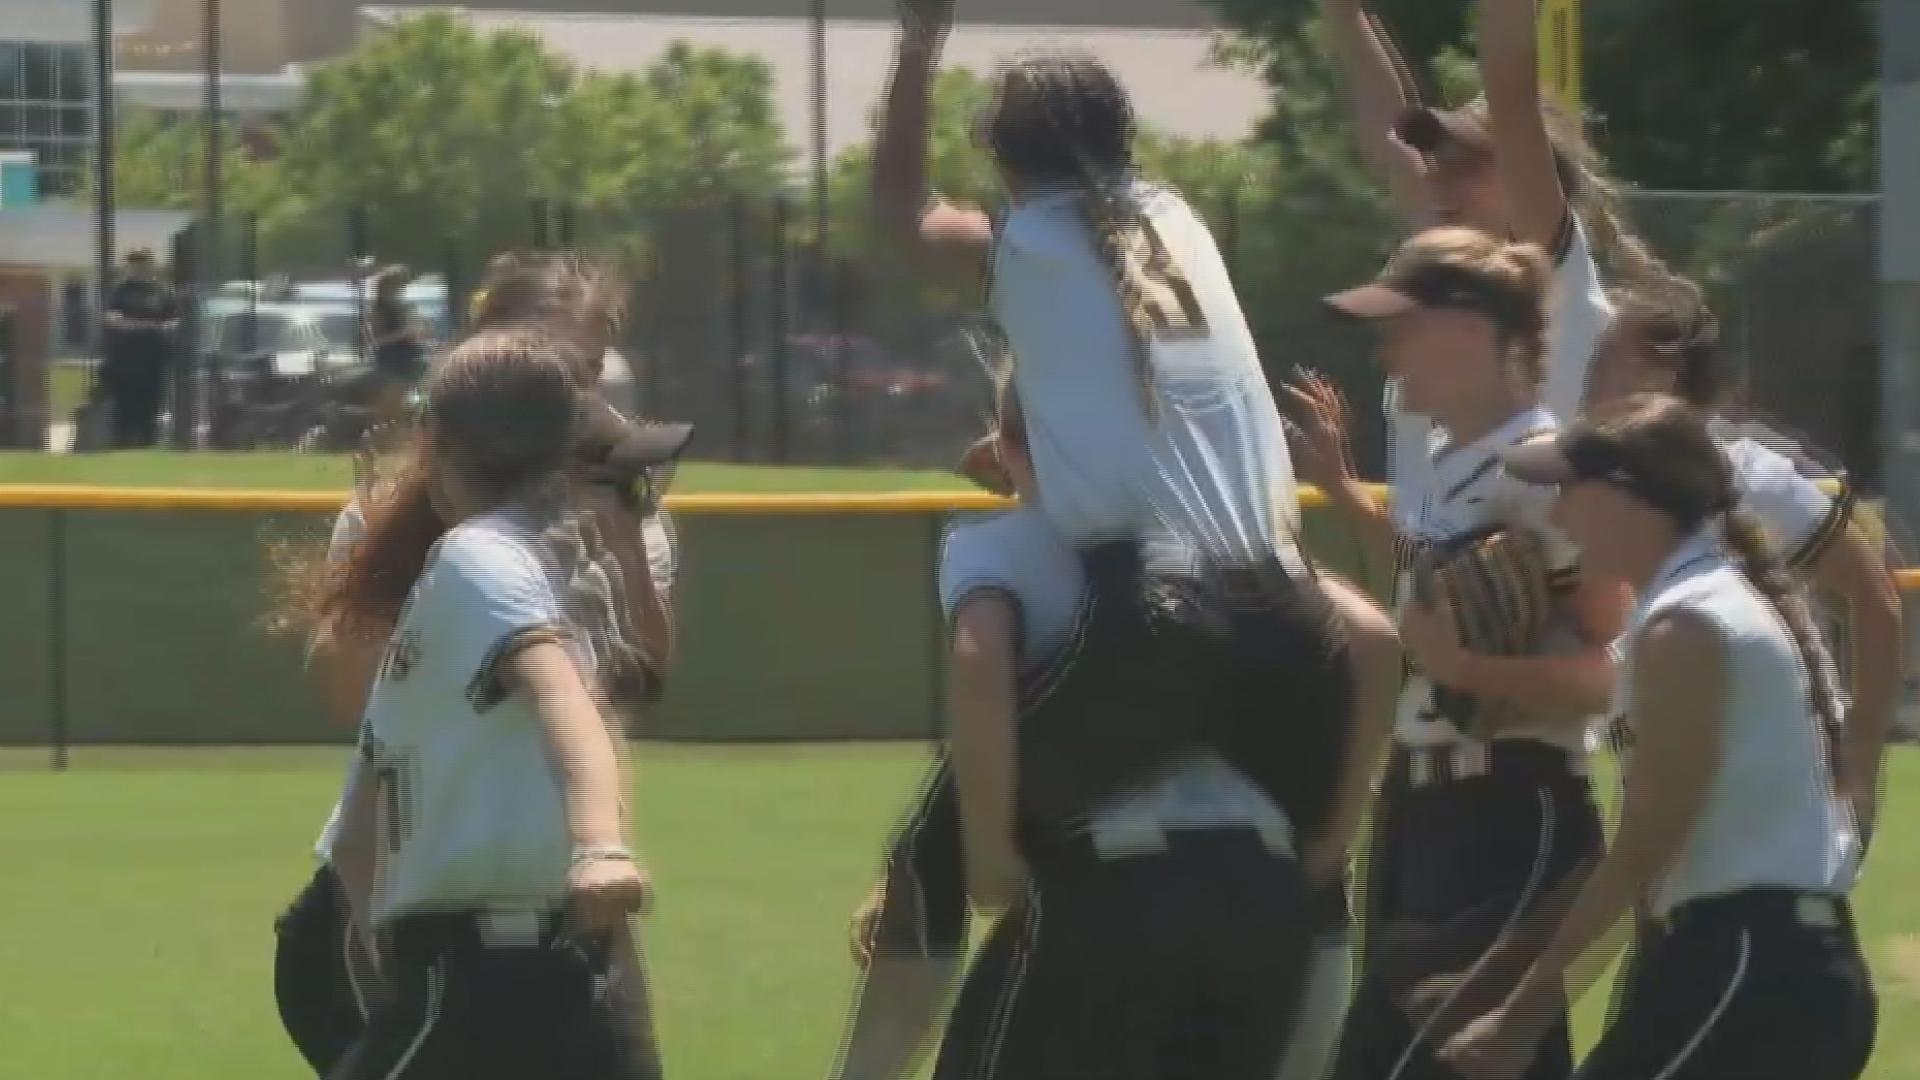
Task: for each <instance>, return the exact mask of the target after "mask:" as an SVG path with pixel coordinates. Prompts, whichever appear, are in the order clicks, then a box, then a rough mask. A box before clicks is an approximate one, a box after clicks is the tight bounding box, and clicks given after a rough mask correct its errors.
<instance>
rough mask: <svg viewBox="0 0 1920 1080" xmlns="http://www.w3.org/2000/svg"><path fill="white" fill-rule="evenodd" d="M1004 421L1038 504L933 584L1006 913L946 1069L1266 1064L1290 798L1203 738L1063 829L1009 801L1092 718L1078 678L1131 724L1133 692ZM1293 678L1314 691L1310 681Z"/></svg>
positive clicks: (1297, 905)
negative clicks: (1036, 694)
mask: <svg viewBox="0 0 1920 1080" xmlns="http://www.w3.org/2000/svg"><path fill="white" fill-rule="evenodd" d="M1005 420H1006V412H1005V411H1003V423H1002V425H1001V439H1000V447H1001V451H1002V455H1003V460H1004V462H1005V464H1006V466H1007V469H1008V472H1009V474H1010V475H1011V476H1012V478H1013V479H1014V481H1015V483H1016V486H1017V488H1018V490H1019V491H1020V492H1021V493H1022V495H1023V496H1024V498H1025V501H1026V506H1025V507H1024V508H1023V509H1019V510H1015V511H1012V512H1010V513H1007V514H1005V515H1002V516H1000V517H997V518H994V519H990V520H987V521H983V522H978V523H974V524H969V525H962V526H960V527H958V528H956V529H955V530H954V531H953V533H952V534H951V535H950V536H949V538H948V541H947V545H946V549H945V552H944V554H943V558H942V565H941V595H942V602H943V606H944V607H945V608H946V610H947V611H948V612H949V615H950V618H951V620H952V626H953V644H952V656H951V664H950V671H949V694H950V706H951V722H952V733H951V744H952V756H953V769H954V777H955V787H956V791H957V797H958V805H959V809H960V833H961V836H962V839H963V843H962V845H961V850H962V853H963V860H964V866H965V875H964V876H965V880H966V882H967V887H968V891H969V893H970V894H971V896H972V897H973V899H974V901H975V903H976V904H978V905H979V906H981V907H982V908H985V909H988V910H995V911H998V910H1002V909H1005V910H1006V914H1005V915H1004V916H1003V917H1002V918H1001V919H1000V920H999V921H998V922H997V923H996V924H995V927H994V929H993V931H992V933H991V934H990V935H989V937H988V940H987V942H986V943H985V945H984V946H983V950H982V954H981V956H980V958H979V959H978V960H977V961H976V963H975V965H974V967H973V969H972V971H971V972H970V973H969V975H968V978H967V982H966V985H965V986H964V987H963V989H962V991H961V995H960V998H959V1001H958V1002H957V1004H956V1006H955V1011H954V1015H953V1018H952V1021H951V1024H950V1025H949V1028H948V1032H947V1035H946V1038H945V1040H944V1041H943V1044H942V1047H941V1053H940V1059H939V1062H938V1065H937V1066H936V1070H935V1076H936V1077H965V1076H994V1077H1022V1076H1028V1077H1059V1076H1068V1075H1082V1076H1102V1077H1129V1076H1138V1077H1167V1078H1172V1077H1184V1076H1208V1077H1220V1078H1232V1077H1245V1078H1248V1080H1256V1078H1257V1080H1269V1078H1270V1077H1271V1076H1272V1074H1273V1068H1274V1063H1275V1062H1276V1061H1277V1060H1278V1059H1279V1056H1280V1053H1281V1051H1282V1048H1283V1047H1284V1044H1285V1040H1286V1037H1287V1034H1288V1030H1289V1029H1288V1027H1287V1026H1286V1022H1285V1021H1286V1018H1287V1017H1288V1016H1289V1015H1290V1014H1291V1011H1292V1008H1293V1005H1294V1000H1295V997H1296V995H1297V993H1298V990H1299V986H1300V975H1301V966H1302V964H1303V963H1304V961H1305V958H1306V955H1305V954H1306V947H1307V937H1306V934H1305V930H1306V929H1307V927H1306V924H1305V922H1304V919H1303V916H1304V914H1305V912H1304V909H1303V906H1302V905H1303V895H1302V892H1301V881H1300V875H1299V871H1298V869H1297V865H1296V863H1295V860H1294V857H1293V851H1292V841H1291V832H1292V830H1291V827H1290V824H1289V819H1288V815H1286V814H1285V813H1283V812H1282V811H1281V808H1280V806H1279V805H1277V804H1276V803H1275V802H1274V801H1273V800H1272V799H1271V798H1269V796H1268V795H1267V794H1266V793H1265V792H1263V791H1262V790H1261V789H1260V787H1259V786H1258V785H1256V783H1255V782H1254V781H1253V780H1252V779H1251V778H1250V777H1249V776H1248V775H1247V774H1246V773H1245V772H1243V771H1242V770H1241V769H1239V768H1236V767H1235V766H1234V765H1231V764H1229V762H1228V760H1227V759H1226V758H1225V757H1224V756H1222V755H1221V753H1220V752H1218V751H1214V750H1206V749H1198V748H1194V749H1189V750H1188V751H1186V752H1184V753H1182V754H1180V755H1179V756H1178V757H1176V758H1175V759H1174V760H1172V761H1170V762H1168V763H1167V764H1166V765H1164V766H1163V767H1162V768H1161V769H1160V770H1159V773H1160V778H1159V779H1158V780H1153V781H1149V782H1147V783H1146V784H1145V786H1144V788H1143V789H1133V790H1131V791H1129V792H1125V793H1120V794H1117V795H1115V796H1113V797H1110V798H1106V799H1101V800H1098V801H1096V803H1095V805H1094V806H1093V807H1091V808H1090V816H1089V818H1088V820H1086V821H1085V822H1084V824H1083V825H1081V826H1080V827H1078V828H1075V829H1073V830H1072V833H1071V836H1070V837H1067V838H1061V837H1056V836H1052V835H1049V833H1048V830H1046V829H1045V828H1043V827H1041V826H1040V825H1039V824H1038V822H1036V821H1035V820H1033V819H1032V818H1031V817H1029V816H1027V815H1025V814H1022V813H1021V812H1020V811H1018V810H1016V807H1026V808H1031V807H1033V806H1034V805H1035V804H1036V803H1040V804H1044V803H1045V802H1047V801H1048V797H1047V793H1046V791H1045V789H1046V788H1047V787H1048V786H1049V785H1048V777H1049V776H1050V775H1053V774H1052V773H1051V772H1050V771H1049V770H1048V768H1047V767H1046V764H1045V763H1044V762H1043V761H1041V760H1040V759H1038V758H1037V757H1035V756H1034V754H1035V752H1036V745H1037V743H1036V739H1037V738H1039V737H1042V734H1043V732H1044V731H1045V730H1046V729H1047V728H1048V727H1049V726H1050V725H1065V724H1068V723H1072V720H1068V719H1063V717H1064V714H1065V713H1066V712H1073V713H1076V714H1080V715H1084V713H1085V711H1086V709H1087V708H1088V706H1089V699H1088V698H1087V697H1084V696H1080V689H1081V688H1086V687H1088V686H1090V685H1092V684H1096V683H1098V682H1103V681H1104V682H1106V683H1108V684H1110V686H1109V687H1099V686H1096V687H1095V688H1094V689H1093V697H1092V700H1093V701H1101V700H1105V701H1106V702H1107V704H1108V707H1107V708H1104V709H1101V710H1099V711H1100V714H1101V715H1098V716H1092V717H1086V720H1088V721H1091V722H1093V723H1096V724H1101V725H1106V726H1109V727H1113V728H1122V729H1124V728H1128V727H1130V726H1132V725H1131V723H1130V722H1129V721H1128V720H1127V719H1126V718H1125V716H1124V715H1122V713H1121V711H1120V710H1121V709H1122V708H1125V707H1127V705H1122V704H1120V703H1118V702H1117V701H1116V699H1115V698H1113V697H1107V696H1106V695H1107V694H1109V693H1112V694H1125V695H1126V696H1132V694H1133V692H1134V691H1133V689H1132V687H1133V686H1134V685H1135V684H1134V683H1133V682H1132V681H1130V680H1124V681H1123V679H1122V677H1121V676H1120V673H1119V672H1116V671H1114V670H1112V668H1111V666H1110V665H1107V664H1103V663H1102V662H1101V656H1102V653H1103V647H1102V645H1100V644H1099V643H1097V641H1096V637H1097V636H1098V635H1099V633H1100V631H1099V630H1097V629H1095V628H1092V627H1090V626H1085V625H1082V626H1081V627H1080V632H1079V635H1078V638H1077V641H1076V640H1075V629H1076V623H1077V622H1078V621H1079V620H1080V619H1082V618H1096V619H1097V618H1100V617H1102V613H1101V611H1100V610H1098V609H1099V608H1101V607H1103V606H1111V607H1112V609H1114V610H1118V609H1119V604H1118V603H1117V602H1116V599H1117V598H1105V597H1098V594H1097V593H1096V599H1095V600H1093V604H1094V605H1095V608H1094V609H1093V610H1088V609H1085V608H1083V598H1084V596H1085V595H1086V593H1087V591H1088V589H1089V587H1090V585H1089V579H1088V577H1087V576H1086V575H1085V574H1083V573H1082V565H1081V557H1080V556H1079V555H1078V554H1077V553H1076V552H1075V551H1074V550H1073V549H1072V548H1070V547H1068V546H1067V545H1066V544H1065V543H1064V542H1063V541H1062V540H1061V539H1060V538H1059V534H1058V533H1057V532H1056V531H1055V529H1054V528H1053V526H1052V525H1051V523H1050V522H1048V521H1047V519H1046V518H1045V517H1044V516H1043V515H1042V514H1041V513H1040V512H1039V511H1038V510H1037V509H1036V508H1035V507H1036V505H1037V497H1036V494H1035V489H1036V486H1037V485H1036V481H1035V479H1034V472H1033V469H1032V467H1031V464H1030V459H1029V458H1028V456H1027V450H1026V447H1027V443H1026V440H1025V437H1024V431H1023V429H1022V425H1021V424H1020V423H1018V422H1017V421H1015V422H1012V423H1008V422H1005ZM1089 565H1091V564H1089ZM1083 612H1085V614H1084V615H1083V614H1082V613H1083ZM1127 617H1128V616H1126V615H1121V616H1120V618H1123V619H1124V618H1127ZM1016 627H1017V629H1016ZM1070 646H1071V647H1070ZM1063 652H1064V654H1063ZM1326 655H1327V658H1329V659H1333V658H1334V654H1333V653H1332V652H1331V650H1329V651H1328V652H1327V654H1326ZM1132 661H1133V664H1132V665H1131V666H1134V667H1136V668H1138V667H1151V666H1153V661H1152V660H1151V659H1150V658H1149V657H1147V656H1144V655H1136V656H1134V657H1133V658H1132ZM1049 662H1051V664H1050V666H1051V667H1052V668H1053V670H1052V672H1051V673H1050V674H1052V676H1053V678H1054V679H1055V680H1057V681H1056V682H1055V685H1054V686H1053V688H1052V689H1051V690H1050V691H1049V692H1048V694H1047V698H1048V700H1043V701H1041V702H1039V703H1038V704H1037V705H1034V704H1030V705H1029V708H1028V710H1027V715H1026V716H1025V717H1024V718H1023V719H1022V723H1023V724H1024V725H1026V726H1027V727H1028V729H1029V734H1028V738H1027V739H1026V740H1025V742H1024V745H1023V747H1022V749H1021V750H1020V751H1019V753H1018V756H1019V759H1020V764H1019V769H1018V771H1019V773H1020V774H1021V779H1020V786H1021V787H1022V788H1024V789H1025V791H1024V792H1023V793H1022V794H1019V795H1016V791H1015V782H1014V780H1015V775H1016V767H1015V761H1014V758H1015V754H1016V751H1015V734H1014V719H1015V713H1016V711H1017V702H1018V700H1019V697H1018V694H1017V689H1016V688H1017V686H1018V685H1019V679H1018V675H1019V673H1020V669H1021V668H1022V667H1024V668H1025V669H1026V671H1027V673H1028V674H1029V675H1031V674H1033V673H1034V671H1035V668H1036V666H1037V665H1040V664H1048V663H1049ZM1076 668H1077V669H1080V670H1077V671H1076V670H1074V669H1076ZM1340 674H1344V672H1343V671H1341V672H1340ZM1325 677H1327V678H1338V677H1339V676H1338V675H1335V674H1329V675H1327V676H1325ZM1069 683H1072V684H1074V685H1072V686H1069V685H1068V684H1069ZM1122 686H1125V687H1127V689H1126V690H1124V691H1123V690H1121V689H1120V687H1122ZM1293 689H1295V690H1296V692H1298V693H1300V694H1303V695H1306V697H1307V698H1308V699H1312V698H1313V696H1314V695H1313V690H1312V687H1311V686H1309V685H1308V683H1307V680H1306V679H1304V678H1302V679H1300V680H1299V681H1298V682H1297V683H1296V685H1295V686H1294V687H1293ZM1056 695H1058V696H1056ZM1029 701H1030V702H1031V701H1032V698H1031V697H1029ZM1127 704H1128V705H1130V706H1131V707H1132V708H1134V709H1140V710H1143V711H1144V712H1145V713H1146V714H1148V715H1151V713H1153V712H1154V711H1157V710H1156V708H1155V704H1154V703H1153V702H1151V701H1132V702H1129V703H1127ZM1302 707H1303V709H1305V708H1309V707H1310V706H1308V705H1306V704H1304V703H1303V705H1302ZM1301 722H1302V723H1309V722H1311V720H1310V718H1307V717H1302V718H1301ZM1076 786H1077V782H1076ZM1023 817H1026V820H1025V821H1024V822H1022V818H1023Z"/></svg>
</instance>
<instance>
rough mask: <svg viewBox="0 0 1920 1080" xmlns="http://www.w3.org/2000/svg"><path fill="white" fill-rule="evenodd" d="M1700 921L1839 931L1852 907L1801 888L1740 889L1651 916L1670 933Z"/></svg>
mask: <svg viewBox="0 0 1920 1080" xmlns="http://www.w3.org/2000/svg"><path fill="white" fill-rule="evenodd" d="M1703 919H1724V920H1727V921H1732V922H1744V921H1754V920H1759V921H1768V922H1786V923H1791V924H1793V925H1795V926H1800V927H1803V928H1805V929H1808V930H1838V929H1841V928H1842V927H1846V926H1850V925H1852V923H1853V908H1852V905H1850V904H1848V903H1847V898H1846V897H1844V896H1835V895H1834V894H1832V893H1823V892H1807V891H1803V890H1800V889H1773V888H1758V889H1742V890H1740V891H1739V892H1734V893H1726V894H1725V895H1722V896H1709V897H1702V898H1701V899H1698V900H1689V901H1687V902H1685V903H1683V904H1680V905H1679V906H1677V907H1675V908H1673V910H1671V911H1669V912H1667V913H1666V914H1665V915H1656V916H1653V917H1652V919H1651V920H1650V921H1651V923H1652V925H1653V927H1654V928H1655V929H1656V930H1658V931H1660V932H1662V933H1672V932H1673V931H1675V930H1683V929H1685V928H1687V927H1689V926H1693V925H1697V924H1698V923H1700V922H1701V921H1702V920H1703Z"/></svg>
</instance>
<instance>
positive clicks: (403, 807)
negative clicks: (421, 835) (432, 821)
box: [373, 759, 413, 855]
mask: <svg viewBox="0 0 1920 1080" xmlns="http://www.w3.org/2000/svg"><path fill="white" fill-rule="evenodd" d="M412 776H413V769H412V766H411V763H409V762H405V761H396V760H392V759H388V760H384V761H376V762H374V763H373V785H374V786H373V791H374V798H375V799H376V800H377V807H378V813H379V823H380V839H381V843H382V846H383V847H384V848H385V850H386V852H387V854H389V855H391V854H393V853H394V852H397V851H399V850H400V847H401V845H402V844H405V843H406V842H407V838H408V837H409V836H411V835H412V834H413V779H412Z"/></svg>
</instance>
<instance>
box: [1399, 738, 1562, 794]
mask: <svg viewBox="0 0 1920 1080" xmlns="http://www.w3.org/2000/svg"><path fill="white" fill-rule="evenodd" d="M1396 771H1397V772H1398V773H1399V775H1401V776H1404V777H1405V778H1406V783H1407V786H1408V787H1413V788H1428V787H1439V786H1441V785H1444V784H1453V783H1458V782H1460V781H1463V780H1473V779H1476V778H1479V777H1482V776H1491V775H1493V774H1494V773H1496V772H1500V773H1506V772H1519V771H1541V772H1558V773H1570V774H1571V773H1577V772H1578V771H1579V769H1578V763H1577V762H1575V761H1574V759H1573V755H1572V754H1569V753H1568V752H1567V751H1565V750H1562V749H1561V748H1559V747H1557V746H1551V745H1549V744H1547V743H1543V742H1538V741H1536V740H1533V739H1501V740H1497V741H1495V742H1451V743H1437V744H1434V745H1432V746H1408V745H1406V744H1402V745H1401V746H1400V748H1399V761H1398V763H1397V767H1396Z"/></svg>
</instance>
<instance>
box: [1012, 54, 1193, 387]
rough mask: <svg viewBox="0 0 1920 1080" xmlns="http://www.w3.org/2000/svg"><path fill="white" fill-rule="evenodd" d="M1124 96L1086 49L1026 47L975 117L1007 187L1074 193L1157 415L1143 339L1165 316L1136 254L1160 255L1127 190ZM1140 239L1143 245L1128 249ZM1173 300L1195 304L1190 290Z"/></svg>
mask: <svg viewBox="0 0 1920 1080" xmlns="http://www.w3.org/2000/svg"><path fill="white" fill-rule="evenodd" d="M1136 127H1137V125H1136V120H1135V117H1134V111H1133V103H1132V102H1131V101H1130V100H1129V99H1128V97H1127V93H1126V90H1125V89H1123V88H1122V87H1121V86H1120V83H1119V81H1118V80H1117V79H1115V78H1114V76H1113V73H1112V72H1111V71H1109V70H1108V69H1107V67H1106V66H1105V65H1104V64H1102V63H1101V62H1100V61H1099V60H1098V59H1096V58H1095V57H1093V56H1092V55H1090V54H1087V53H1079V52H1047V53H1036V54H1034V55H1031V56H1027V57H1024V58H1022V59H1020V60H1017V61H1015V62H1014V63H1012V64H1009V65H1008V66H1007V67H1006V68H1005V70H1004V71H1003V72H1002V73H1001V76H1000V83H999V86H998V88H997V90H996V92H995V96H994V102H993V105H992V106H991V107H990V109H989V111H988V114H987V117H986V124H985V134H986V142H987V146H988V149H989V150H990V151H991V152H992V154H993V157H994V160H995V161H996V163H997V164H998V165H999V167H1000V171H1001V172H1002V173H1003V174H1004V175H1005V176H1006V177H1007V179H1008V182H1009V183H1010V184H1011V185H1012V186H1014V187H1015V188H1016V189H1029V190H1030V189H1033V188H1038V187H1047V186H1053V185H1063V186H1067V187H1070V188H1072V189H1073V190H1074V191H1075V192H1076V193H1077V194H1078V195H1079V206H1080V213H1081V215H1082V217H1083V219H1084V220H1085V222H1086V225H1087V229H1088V231H1089V232H1090V233H1091V234H1092V237H1093V243H1094V248H1095V250H1096V251H1098V252H1099V254H1100V258H1101V261H1102V262H1104V263H1105V264H1106V267H1107V270H1108V272H1109V273H1110V274H1111V275H1112V277H1113V282H1114V287H1115V289H1116V290H1117V291H1118V293H1119V299H1120V310H1121V313H1122V317H1123V318H1124V319H1125V321H1126V325H1127V331H1128V336H1129V338H1130V342H1131V346H1132V348H1131V351H1132V358H1133V368H1134V377H1135V379H1136V380H1137V381H1138V383H1139V389H1140V399H1141V406H1142V408H1143V409H1145V411H1146V414H1147V416H1148V418H1149V419H1153V418H1157V417H1158V415H1159V403H1158V399H1157V397H1156V395H1155V393H1154V388H1153V357H1152V351H1151V344H1152V341H1153V338H1154V335H1155V333H1156V328H1157V327H1158V326H1160V325H1162V323H1163V322H1164V320H1165V315H1164V313H1161V312H1156V309H1155V301H1154V299H1153V298H1152V297H1151V296H1149V294H1148V292H1147V289H1146V286H1145V282H1144V277H1143V274H1142V273H1141V270H1142V267H1141V265H1140V264H1141V262H1142V261H1143V260H1154V259H1162V260H1163V259H1164V258H1165V253H1164V252H1163V251H1160V250H1159V243H1158V238H1157V237H1156V236H1155V235H1154V234H1153V230H1152V227H1151V225H1150V224H1149V223H1148V222H1147V220H1146V216H1145V214H1144V212H1143V210H1142V207H1141V205H1140V201H1139V198H1138V196H1137V195H1136V193H1135V190H1134V180H1135V162H1134V154H1133V140H1134V135H1135V132H1136ZM1143 239H1144V241H1145V246H1146V247H1147V248H1148V251H1147V252H1146V253H1145V254H1144V255H1143V254H1142V253H1140V252H1138V251H1136V245H1139V244H1140V243H1141V241H1142V240H1143ZM1182 299H1183V300H1185V301H1186V302H1185V303H1183V304H1182V307H1183V308H1184V309H1186V310H1189V311H1191V310H1195V305H1193V304H1192V303H1191V301H1190V298H1182Z"/></svg>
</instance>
